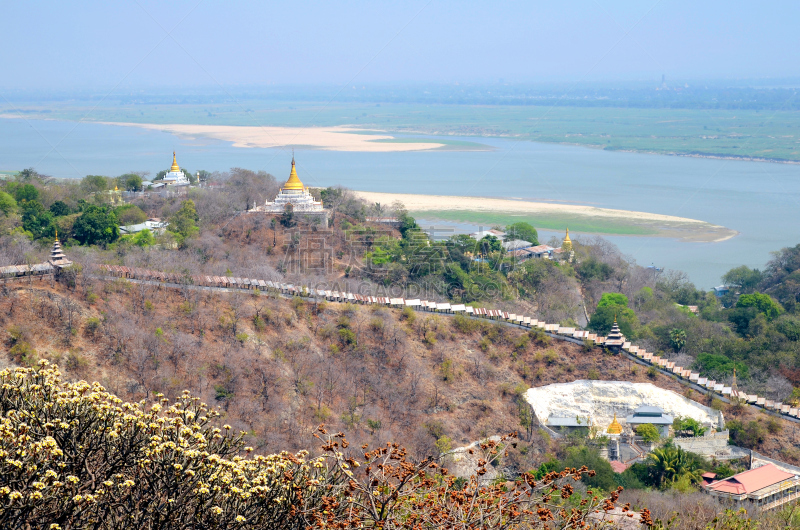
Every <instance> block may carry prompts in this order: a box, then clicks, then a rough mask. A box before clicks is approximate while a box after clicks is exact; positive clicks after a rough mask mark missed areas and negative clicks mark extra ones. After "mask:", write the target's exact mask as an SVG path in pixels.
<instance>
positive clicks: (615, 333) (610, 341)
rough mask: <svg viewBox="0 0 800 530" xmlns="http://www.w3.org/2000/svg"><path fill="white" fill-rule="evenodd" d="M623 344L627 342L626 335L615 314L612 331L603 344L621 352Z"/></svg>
mask: <svg viewBox="0 0 800 530" xmlns="http://www.w3.org/2000/svg"><path fill="white" fill-rule="evenodd" d="M623 344H625V335H623V334H622V331H621V330H620V329H619V324H617V317H616V315H615V316H614V325H613V326H611V331H610V332H609V334H608V336H607V337H606V340H605V342H604V343H603V345H604V346H605V347H606V348H608V349H609V350H611V351H613V352H619V351H620V350H621V349H622V345H623Z"/></svg>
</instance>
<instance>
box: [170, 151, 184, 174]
mask: <svg viewBox="0 0 800 530" xmlns="http://www.w3.org/2000/svg"><path fill="white" fill-rule="evenodd" d="M169 170H170V172H172V171H180V170H181V168H180V166H179V165H178V161H177V159H176V158H175V151H173V152H172V167H170V168H169Z"/></svg>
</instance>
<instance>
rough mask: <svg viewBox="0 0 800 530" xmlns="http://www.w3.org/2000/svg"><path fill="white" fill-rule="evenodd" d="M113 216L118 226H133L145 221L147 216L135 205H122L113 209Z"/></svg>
mask: <svg viewBox="0 0 800 530" xmlns="http://www.w3.org/2000/svg"><path fill="white" fill-rule="evenodd" d="M114 215H116V216H117V221H118V222H119V224H120V225H122V226H125V225H135V224H139V223H143V222H145V221H147V214H146V213H144V212H143V211H142V209H141V208H139V207H138V206H136V205H135V204H123V205H121V206H117V207H116V208H114Z"/></svg>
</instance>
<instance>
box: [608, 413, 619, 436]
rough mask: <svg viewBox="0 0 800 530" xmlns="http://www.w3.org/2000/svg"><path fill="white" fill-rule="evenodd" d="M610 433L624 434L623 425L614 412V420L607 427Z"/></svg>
mask: <svg viewBox="0 0 800 530" xmlns="http://www.w3.org/2000/svg"><path fill="white" fill-rule="evenodd" d="M606 432H607V433H608V434H622V425H620V423H619V422H618V421H617V415H616V413H615V414H614V421H612V422H611V425H609V426H608V429H606Z"/></svg>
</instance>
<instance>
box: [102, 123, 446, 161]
mask: <svg viewBox="0 0 800 530" xmlns="http://www.w3.org/2000/svg"><path fill="white" fill-rule="evenodd" d="M94 123H100V124H103V125H116V126H119V127H138V128H140V129H147V130H151V131H152V130H155V131H161V132H166V133H169V134H174V135H176V136H178V137H182V138H189V139H192V138H195V137H197V136H202V137H206V138H213V139H215V140H221V141H224V142H231V143H232V144H233V146H234V147H240V148H256V147H257V148H275V147H278V148H280V147H292V146H303V148H304V149H320V150H323V151H360V152H372V153H376V152H377V153H380V152H403V151H431V150H436V149H441V148H446V147H447V144H445V143H436V142H435V141H431V142H403V141H396V140H397V138H396V137H394V136H392V135H391V133H386V134H368V135H365V134H359V133H358V131H359V129H352V128H347V127H342V126H334V127H270V126H264V127H256V126H243V125H189V124H155V123H129V122H94Z"/></svg>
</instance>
